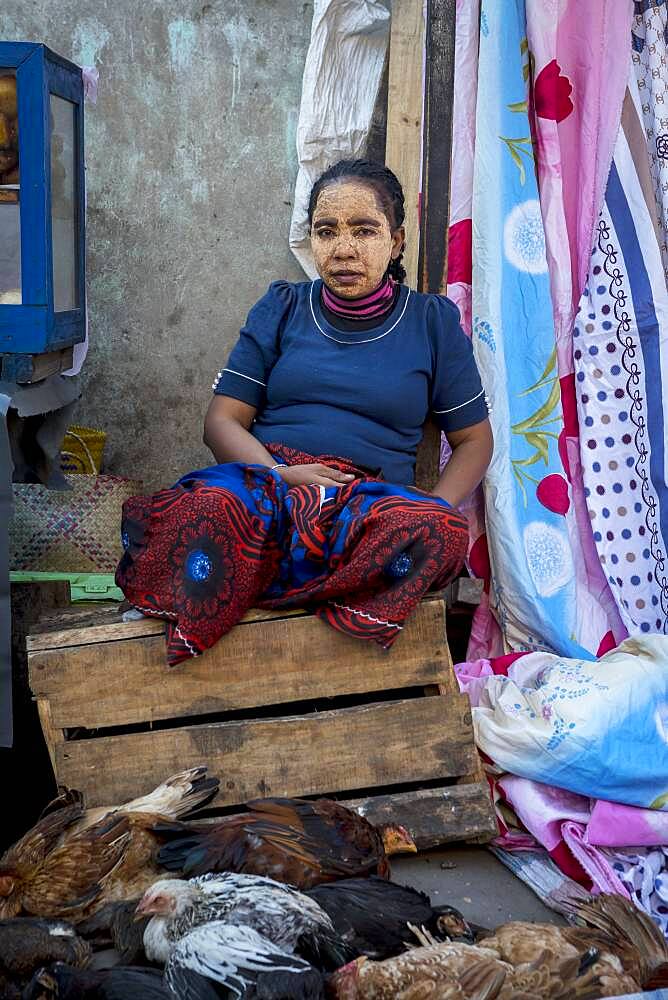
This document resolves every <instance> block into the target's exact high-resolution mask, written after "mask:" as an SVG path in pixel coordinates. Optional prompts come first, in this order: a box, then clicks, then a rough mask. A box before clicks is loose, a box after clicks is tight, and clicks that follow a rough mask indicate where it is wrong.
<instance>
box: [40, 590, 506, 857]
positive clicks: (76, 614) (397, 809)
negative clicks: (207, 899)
mask: <svg viewBox="0 0 668 1000" xmlns="http://www.w3.org/2000/svg"><path fill="white" fill-rule="evenodd" d="M27 649H28V659H29V671H30V685H31V688H32V691H33V693H34V695H35V697H36V698H37V704H38V708H39V712H40V718H41V720H42V727H43V731H44V734H45V738H46V741H47V745H48V748H49V753H50V755H51V760H52V763H53V768H54V771H55V774H56V777H57V780H58V781H59V782H60V783H63V784H66V785H69V786H70V787H74V788H78V789H80V790H81V791H83V792H84V794H85V796H86V801H87V802H88V804H89V805H91V806H92V805H110V804H114V803H118V802H122V801H124V800H126V799H128V798H131V797H134V796H137V795H141V794H144V793H146V792H148V791H150V790H151V789H152V788H153V787H154V786H155V785H157V784H159V782H160V781H162V780H163V779H164V778H165V777H167V776H168V775H169V774H171V773H173V772H175V771H179V770H181V769H182V768H185V767H191V766H194V765H197V764H202V763H205V764H207V765H208V767H209V769H210V771H211V773H213V774H216V775H217V776H218V777H219V778H220V779H221V783H220V791H219V793H218V796H217V799H216V800H215V801H214V803H213V805H214V806H215V807H216V808H218V809H220V810H225V811H233V810H234V808H235V807H239V805H241V804H242V803H244V802H245V801H247V800H248V799H252V798H256V797H258V796H265V795H300V796H314V795H335V796H336V797H337V798H339V799H342V800H344V801H348V800H353V801H354V802H355V805H356V806H357V807H358V808H360V809H361V810H363V811H364V812H365V814H366V815H368V816H369V817H370V818H372V819H380V818H387V817H388V816H393V817H394V818H395V819H396V820H397V821H398V822H404V823H405V824H406V825H407V826H408V827H409V829H411V831H412V832H413V834H414V836H415V837H416V839H417V842H418V844H419V846H421V847H426V846H433V845H434V844H437V843H444V842H446V841H449V840H458V839H467V838H473V837H482V838H489V837H491V836H493V835H494V832H495V826H494V820H493V815H492V810H491V806H490V802H489V795H488V792H487V786H486V783H485V781H484V779H483V777H482V774H481V771H480V765H479V760H478V757H477V754H476V751H475V747H474V743H473V733H472V726H471V712H470V706H469V702H468V699H467V698H466V696H464V695H461V694H460V693H459V691H458V689H457V685H456V681H455V678H454V675H453V671H452V665H451V662H450V658H449V653H448V646H447V641H446V634H445V605H444V602H443V600H442V599H440V598H439V597H435V598H433V599H431V600H425V601H424V602H423V603H422V604H421V605H420V607H419V608H418V609H417V611H416V613H415V614H414V615H413V617H412V619H411V621H410V623H409V624H408V625H407V627H406V628H405V630H404V632H403V634H402V635H401V636H400V638H399V639H398V640H397V642H396V643H395V645H394V647H393V648H392V650H391V651H390V652H389V653H385V652H383V651H382V650H381V649H380V648H379V647H377V646H376V645H375V644H373V645H372V644H371V643H362V642H360V641H359V640H355V639H352V638H348V637H347V636H343V635H340V634H338V633H335V632H333V631H332V630H331V629H330V628H329V626H327V625H325V624H324V623H323V622H321V621H319V620H318V619H317V618H315V617H314V616H313V615H311V614H307V613H305V612H296V613H292V614H290V613H286V612H285V611H283V612H262V611H253V612H251V614H250V615H248V616H247V617H246V619H244V621H243V622H241V623H240V624H239V625H237V626H236V627H235V628H233V629H232V631H231V632H230V633H229V634H228V635H227V636H225V637H224V638H223V639H222V640H220V642H218V643H217V645H216V646H215V647H214V648H213V649H211V650H209V651H208V652H207V653H206V654H204V655H203V656H201V657H198V658H197V659H193V660H190V661H188V662H186V663H184V664H181V665H180V666H179V667H176V668H171V669H170V668H168V667H167V665H166V660H165V640H164V625H163V623H162V622H160V621H156V620H153V619H142V620H140V621H133V622H126V623H124V622H122V620H121V617H120V614H119V612H118V610H117V608H116V607H115V606H112V607H103V608H99V607H98V608H95V609H94V610H92V611H90V610H85V611H81V610H76V609H68V611H67V612H62V613H60V614H58V615H52V616H51V617H50V618H49V619H45V620H43V621H42V622H41V623H40V626H39V631H35V632H33V634H32V635H30V636H29V637H28V639H27Z"/></svg>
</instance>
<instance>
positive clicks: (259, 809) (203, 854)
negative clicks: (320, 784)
mask: <svg viewBox="0 0 668 1000" xmlns="http://www.w3.org/2000/svg"><path fill="white" fill-rule="evenodd" d="M248 810H249V811H248V812H246V813H242V814H240V815H237V816H229V817H225V818H223V819H221V820H219V821H218V822H217V823H215V824H212V825H210V826H206V827H195V826H187V825H186V824H171V825H167V824H165V825H162V826H160V827H158V828H157V832H159V833H160V834H164V835H165V836H167V837H170V838H171V841H170V843H169V844H167V845H166V846H165V847H163V848H162V850H161V851H160V854H159V855H158V861H159V863H160V864H161V865H164V867H165V868H168V869H169V870H170V871H178V872H182V873H183V874H184V875H186V876H187V877H190V876H192V875H204V874H206V873H208V872H225V871H229V872H239V873H243V874H247V875H268V876H270V877H271V878H274V879H277V880H278V881H279V882H287V883H288V884H289V885H294V886H295V887H296V888H298V889H301V890H304V889H310V888H312V886H314V885H318V884H319V883H321V882H331V881H334V880H335V879H340V878H353V877H356V876H357V877H359V876H365V877H366V876H369V875H374V874H377V875H381V876H382V877H383V878H389V877H390V863H389V855H390V854H399V853H401V852H409V853H413V854H414V853H415V851H416V847H415V844H414V842H413V840H412V838H411V836H410V834H409V833H408V831H407V830H406V829H404V827H402V826H396V825H387V826H384V827H375V826H373V824H371V823H370V822H369V821H368V820H367V819H365V818H364V817H363V816H360V815H359V813H356V812H353V810H352V809H348V808H347V807H346V806H344V805H341V803H339V802H334V801H333V800H332V799H316V800H315V801H314V802H310V801H307V800H305V799H256V800H254V801H252V802H249V803H248Z"/></svg>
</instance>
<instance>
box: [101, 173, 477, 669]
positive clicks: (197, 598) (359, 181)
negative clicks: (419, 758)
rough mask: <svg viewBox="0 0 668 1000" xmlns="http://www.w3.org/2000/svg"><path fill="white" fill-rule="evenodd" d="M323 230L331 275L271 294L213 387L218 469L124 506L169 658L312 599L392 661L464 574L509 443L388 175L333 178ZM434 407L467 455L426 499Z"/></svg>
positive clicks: (132, 555) (130, 571) (326, 179)
mask: <svg viewBox="0 0 668 1000" xmlns="http://www.w3.org/2000/svg"><path fill="white" fill-rule="evenodd" d="M309 220H310V223H311V241H312V247H313V256H314V259H315V264H316V267H317V270H318V274H319V275H320V279H319V280H316V281H313V282H310V281H306V282H300V283H297V284H291V283H289V282H287V281H276V282H274V283H273V284H272V285H270V287H269V290H268V291H267V293H266V294H265V295H264V296H263V298H261V299H260V301H259V302H258V303H257V304H256V305H255V306H254V307H253V308H252V309H251V311H250V313H249V315H248V319H247V321H246V325H245V326H244V327H243V329H242V330H241V334H240V337H239V340H238V342H237V344H236V346H235V348H234V350H233V351H232V353H231V355H230V357H229V360H228V361H227V364H226V365H225V367H224V368H223V369H222V370H221V371H220V372H219V373H218V377H217V379H216V382H215V383H214V386H213V389H214V397H213V399H212V401H211V404H210V406H209V410H208V413H207V416H206V422H205V433H204V440H205V442H206V444H207V445H208V446H209V448H210V449H211V451H212V452H213V454H214V457H215V459H216V462H218V463H219V464H218V465H217V466H213V467H212V468H209V469H204V470H200V471H199V472H193V473H191V474H189V475H188V476H185V477H184V478H183V479H181V480H180V481H179V483H177V484H176V486H175V487H174V488H173V489H171V490H165V491H163V492H162V493H159V494H157V495H156V496H154V497H136V498H133V499H132V500H131V501H129V502H128V503H127V504H126V507H125V510H124V523H123V538H124V547H125V554H124V556H123V559H122V561H121V564H120V566H119V569H118V572H117V581H118V584H119V585H120V586H121V587H122V589H123V590H124V592H125V594H126V596H127V597H128V599H129V600H130V601H131V603H132V604H134V605H135V606H136V607H137V608H139V610H141V611H143V612H144V613H148V614H155V615H159V616H161V617H165V618H167V620H168V628H167V633H168V661H169V662H170V664H175V663H178V662H180V661H181V660H183V659H186V658H187V657H189V656H193V655H197V654H198V653H201V652H203V650H205V649H207V648H209V647H210V646H212V645H213V644H214V643H215V642H216V641H217V639H219V638H220V636H222V635H223V634H224V633H225V632H227V631H228V630H229V629H230V628H231V627H232V626H233V625H234V624H235V623H236V622H238V621H239V620H240V619H241V618H242V617H243V615H244V614H245V613H246V611H247V610H248V609H249V608H251V607H253V606H260V607H270V608H277V607H289V606H309V607H311V608H312V609H313V610H314V611H315V612H316V614H318V615H320V616H321V617H322V618H324V619H325V620H326V621H327V622H328V623H329V624H330V625H332V626H333V627H334V628H336V629H338V630H340V631H342V632H344V633H347V634H349V635H354V636H358V637H360V638H363V639H371V640H374V641H376V642H378V643H380V645H382V646H383V647H385V648H387V647H389V646H390V645H391V644H392V643H393V641H394V639H395V638H396V637H397V635H398V634H399V632H400V630H401V628H402V626H403V623H404V621H405V620H406V618H407V616H408V615H409V613H410V612H411V611H412V609H413V608H414V607H415V605H416V604H417V603H418V601H419V600H420V598H421V597H422V596H423V595H424V594H425V593H426V592H427V591H428V590H430V589H436V588H439V587H442V586H444V585H445V584H446V583H447V582H448V581H449V580H451V579H452V578H453V577H454V576H455V575H456V574H457V573H458V572H459V570H460V569H461V566H462V563H463V559H464V556H465V553H466V544H467V530H466V521H465V519H464V517H463V516H462V514H461V513H460V512H459V511H458V510H457V509H456V507H457V504H458V503H460V502H461V501H462V500H463V499H464V498H465V497H466V496H468V494H469V493H471V491H472V490H473V489H474V488H475V487H476V486H477V485H478V483H479V482H480V480H481V479H482V477H483V475H484V472H485V469H486V468H487V466H488V464H489V461H490V459H491V454H492V435H491V430H490V426H489V420H488V416H487V405H486V400H485V394H484V390H483V388H482V385H481V382H480V378H479V375H478V371H477V368H476V365H475V361H474V359H473V353H472V349H471V344H470V342H469V340H468V338H467V337H466V335H465V334H464V333H463V331H462V330H461V328H460V326H459V315H458V312H457V309H456V307H455V306H454V305H453V304H452V303H451V302H450V301H449V300H448V299H446V298H444V297H442V296H439V295H423V294H420V293H419V292H415V291H413V290H412V289H410V288H407V287H406V285H404V284H403V279H404V277H405V271H404V269H403V267H402V265H401V257H402V252H403V248H404V229H403V221H404V197H403V192H402V190H401V185H400V184H399V181H398V180H397V178H396V177H395V176H394V174H393V173H392V172H391V171H390V170H388V169H387V168H386V167H384V166H382V165H380V164H376V163H369V162H367V161H364V160H355V161H342V162H340V163H337V164H336V165H335V166H333V167H331V168H330V169H329V170H327V171H326V172H325V173H324V174H323V175H322V176H321V177H320V178H319V180H318V181H317V182H316V183H315V185H314V187H313V191H312V193H311V198H310V204H309ZM430 414H432V415H433V417H434V419H435V420H436V421H437V423H438V425H439V426H440V427H441V428H442V430H444V431H445V434H446V436H447V439H448V442H449V444H450V447H451V448H452V456H451V458H450V460H449V462H448V463H447V465H446V467H445V470H444V471H443V473H442V475H441V477H440V479H439V481H438V483H437V485H436V487H435V488H434V491H433V493H432V494H427V493H423V492H422V491H420V490H417V489H416V488H415V487H414V486H413V482H414V476H415V460H416V451H417V447H418V444H419V442H420V440H421V437H422V432H423V425H424V423H425V421H426V419H427V417H428V416H429V415H430Z"/></svg>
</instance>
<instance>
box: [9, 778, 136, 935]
mask: <svg viewBox="0 0 668 1000" xmlns="http://www.w3.org/2000/svg"><path fill="white" fill-rule="evenodd" d="M83 812H84V806H83V800H82V797H81V795H80V794H79V793H78V792H65V793H63V794H62V795H60V796H59V797H58V799H56V800H54V802H52V803H51V804H50V806H49V807H48V808H47V810H45V813H44V815H43V816H42V817H41V818H40V819H39V820H38V821H37V823H36V824H35V826H34V827H32V829H31V830H29V831H28V833H26V834H25V836H24V837H22V838H21V839H20V840H18V841H17V842H16V843H15V844H14V845H13V846H12V847H10V848H8V850H7V851H5V853H4V854H3V856H2V857H1V858H0V918H7V917H16V916H18V915H19V914H30V915H33V916H40V917H64V918H65V919H68V920H71V921H73V922H75V921H76V920H77V919H78V918H79V917H80V916H81V914H82V913H84V912H85V910H86V908H87V907H88V906H90V905H91V904H92V903H93V901H94V900H95V899H97V898H99V896H100V893H101V892H102V886H103V882H104V879H105V878H106V876H107V875H108V874H109V872H110V871H111V870H112V869H113V868H114V866H115V865H117V864H118V862H119V861H120V859H121V857H122V856H123V852H124V851H125V849H126V847H127V844H128V823H127V819H126V818H125V817H124V816H112V817H110V818H109V819H108V820H103V821H102V822H100V823H96V824H95V825H94V826H92V827H89V828H88V829H86V830H84V831H82V832H81V833H78V834H73V835H72V837H71V838H69V839H68V840H67V841H66V842H65V843H63V844H59V840H60V837H61V835H62V834H63V833H65V831H67V830H68V829H69V828H70V827H72V826H73V825H74V823H76V822H77V820H79V819H80V818H81V816H82V815H83Z"/></svg>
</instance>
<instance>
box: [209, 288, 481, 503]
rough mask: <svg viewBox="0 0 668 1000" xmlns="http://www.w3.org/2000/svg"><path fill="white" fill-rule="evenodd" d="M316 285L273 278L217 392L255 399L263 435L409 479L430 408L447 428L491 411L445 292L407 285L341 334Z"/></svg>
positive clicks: (256, 429) (393, 478) (257, 428)
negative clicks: (373, 321)
mask: <svg viewBox="0 0 668 1000" xmlns="http://www.w3.org/2000/svg"><path fill="white" fill-rule="evenodd" d="M321 287H322V282H321V281H320V280H317V281H313V282H310V281H304V282H300V283H298V284H291V283H289V282H287V281H275V282H273V284H271V285H270V286H269V290H268V291H267V293H266V295H264V296H263V297H262V298H261V299H260V301H259V302H257V303H256V305H254V306H253V308H252V309H251V311H250V313H249V314H248V319H247V320H246V325H245V326H244V327H243V329H242V330H241V333H240V335H239V340H238V342H237V344H236V346H235V347H234V349H233V351H232V353H231V354H230V357H229V359H228V361H227V365H226V366H225V368H224V369H222V371H220V372H219V373H218V377H217V379H216V381H215V382H214V385H213V389H214V392H215V393H217V394H218V395H222V396H231V397H232V398H234V399H239V400H242V401H243V402H245V403H248V404H249V405H251V406H254V407H256V408H257V417H256V420H255V423H254V425H253V427H252V433H253V435H254V436H255V437H256V438H257V439H258V440H259V441H261V442H262V443H263V444H269V443H272V442H276V443H281V444H284V445H288V446H289V447H292V448H296V449H298V450H300V451H305V452H308V453H309V454H311V455H339V456H341V457H345V458H349V459H351V460H352V461H353V462H354V463H356V464H358V465H361V466H363V467H365V468H367V469H381V470H382V474H383V476H384V478H385V479H386V480H387V481H388V482H391V483H402V484H411V483H413V482H414V479H415V453H416V450H417V446H418V444H419V443H420V440H421V438H422V431H423V425H424V423H425V420H426V419H427V415H428V414H429V413H431V414H433V416H434V419H435V420H436V422H437V423H438V425H439V426H440V427H441V428H442V429H443V430H444V431H446V432H447V431H456V430H460V429H462V428H463V427H470V426H471V425H472V424H476V423H479V422H480V421H481V420H485V418H486V417H487V413H488V411H487V402H486V397H485V392H484V390H483V387H482V384H481V382H480V376H479V374H478V369H477V367H476V363H475V360H474V358H473V351H472V348H471V343H470V341H469V339H468V337H467V336H466V334H465V333H464V331H463V330H462V329H461V327H460V325H459V311H458V309H457V307H456V306H455V305H454V304H453V303H452V302H450V300H449V299H446V298H444V297H443V296H441V295H423V294H421V293H420V292H415V291H413V290H412V289H409V288H407V287H406V286H405V285H402V286H401V287H400V290H399V295H398V298H397V301H396V303H395V306H394V308H393V310H392V312H391V313H390V314H389V315H388V316H387V317H386V318H385V319H384V320H383V321H382V322H381V323H380V324H379V325H378V326H377V327H374V328H373V329H371V330H360V331H358V332H343V331H342V330H339V329H337V328H336V327H335V326H332V324H331V323H329V322H328V321H327V319H326V318H325V315H324V313H323V310H322V307H321V304H320V290H321Z"/></svg>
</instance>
